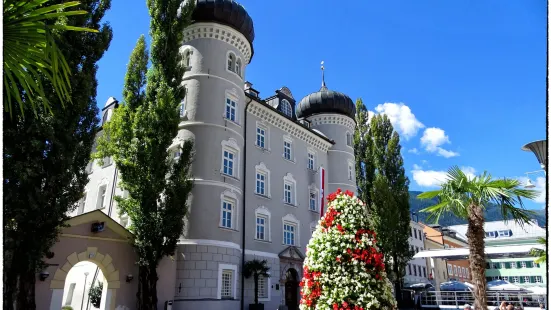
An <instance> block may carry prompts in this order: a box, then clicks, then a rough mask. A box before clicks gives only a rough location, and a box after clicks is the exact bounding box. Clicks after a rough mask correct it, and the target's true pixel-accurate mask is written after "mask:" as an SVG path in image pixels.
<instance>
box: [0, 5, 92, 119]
mask: <svg viewBox="0 0 551 310" xmlns="http://www.w3.org/2000/svg"><path fill="white" fill-rule="evenodd" d="M79 4H80V2H78V1H69V2H64V3H59V2H56V1H48V0H26V1H23V0H4V12H3V13H4V15H3V16H4V19H3V26H4V38H3V39H4V66H3V76H4V110H5V111H7V112H9V114H10V116H13V102H14V101H15V102H16V103H17V104H19V109H20V113H21V115H22V116H24V114H25V110H28V109H26V108H25V104H27V105H28V104H30V105H31V110H32V111H33V112H34V113H35V115H36V114H37V112H38V109H37V106H36V105H37V104H41V105H43V107H44V108H46V109H48V110H49V111H50V112H52V110H51V109H50V100H49V98H48V97H50V96H46V92H45V87H46V86H45V85H44V82H47V83H50V84H51V88H53V90H54V91H55V93H56V94H57V95H58V98H57V100H56V101H57V102H55V101H54V103H57V104H61V105H62V106H63V104H64V103H65V102H69V101H71V92H70V91H71V81H70V79H69V76H70V75H71V68H70V67H69V65H68V63H67V61H66V60H65V56H64V54H63V53H62V51H61V50H60V47H59V46H58V44H57V42H56V32H59V31H90V32H97V30H95V29H90V28H85V27H79V26H75V25H74V24H67V23H66V21H67V17H68V16H75V15H86V14H87V12H86V10H67V9H69V8H72V7H75V6H78V5H79ZM44 77H47V81H44Z"/></svg>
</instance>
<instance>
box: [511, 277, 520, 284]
mask: <svg viewBox="0 0 551 310" xmlns="http://www.w3.org/2000/svg"><path fill="white" fill-rule="evenodd" d="M511 281H512V282H513V283H519V282H520V281H519V279H518V277H511Z"/></svg>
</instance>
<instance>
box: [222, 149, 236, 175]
mask: <svg viewBox="0 0 551 310" xmlns="http://www.w3.org/2000/svg"><path fill="white" fill-rule="evenodd" d="M223 158H224V159H223V167H222V172H223V173H224V174H227V175H229V176H234V174H233V172H234V171H233V167H234V160H235V154H234V153H233V152H231V151H230V150H224V157H223Z"/></svg>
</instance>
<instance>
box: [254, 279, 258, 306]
mask: <svg viewBox="0 0 551 310" xmlns="http://www.w3.org/2000/svg"><path fill="white" fill-rule="evenodd" d="M254 304H255V305H258V274H256V273H255V274H254Z"/></svg>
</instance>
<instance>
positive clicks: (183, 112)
mask: <svg viewBox="0 0 551 310" xmlns="http://www.w3.org/2000/svg"><path fill="white" fill-rule="evenodd" d="M184 93H185V94H186V96H185V97H184V100H182V103H180V117H184V116H186V102H187V86H184Z"/></svg>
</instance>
